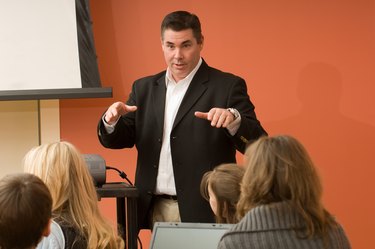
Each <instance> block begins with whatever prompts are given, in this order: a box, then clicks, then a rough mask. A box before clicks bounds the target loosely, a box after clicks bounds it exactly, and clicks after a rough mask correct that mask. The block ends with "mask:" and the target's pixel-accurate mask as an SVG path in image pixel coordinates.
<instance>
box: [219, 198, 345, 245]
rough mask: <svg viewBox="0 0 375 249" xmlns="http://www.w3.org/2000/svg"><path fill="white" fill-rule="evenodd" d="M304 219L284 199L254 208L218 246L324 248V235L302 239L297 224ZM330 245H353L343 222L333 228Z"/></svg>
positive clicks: (225, 235) (301, 222)
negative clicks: (297, 232) (296, 231)
mask: <svg viewBox="0 0 375 249" xmlns="http://www.w3.org/2000/svg"><path fill="white" fill-rule="evenodd" d="M295 225H297V226H298V227H303V221H302V220H301V219H300V218H298V215H297V214H296V213H294V212H291V211H290V209H288V208H287V204H286V203H284V202H281V203H275V204H272V205H264V206H259V207H256V208H253V209H251V210H250V211H249V212H248V213H247V214H246V215H245V217H243V219H242V220H241V221H240V222H239V223H238V224H235V225H234V226H233V227H232V228H231V229H230V230H229V231H228V232H227V233H225V234H224V235H223V237H222V238H221V240H220V242H219V246H218V249H250V248H251V249H273V248H275V249H305V248H306V249H318V248H319V249H321V248H324V246H323V240H322V239H321V238H312V239H300V238H298V237H297V236H296V234H295V232H294V230H293V227H294V226H295ZM329 243H330V244H329V245H328V247H327V249H349V248H351V247H350V243H349V240H348V238H347V236H346V235H345V232H344V230H343V229H342V227H341V226H340V225H338V227H337V228H335V229H333V230H332V231H330V234H329Z"/></svg>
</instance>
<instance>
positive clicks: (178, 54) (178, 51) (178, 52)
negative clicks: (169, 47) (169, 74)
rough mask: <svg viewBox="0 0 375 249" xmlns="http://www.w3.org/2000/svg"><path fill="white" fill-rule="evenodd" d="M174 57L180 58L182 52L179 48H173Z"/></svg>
mask: <svg viewBox="0 0 375 249" xmlns="http://www.w3.org/2000/svg"><path fill="white" fill-rule="evenodd" d="M174 57H175V58H176V59H182V57H183V54H182V51H181V49H179V48H177V49H176V50H175V54H174Z"/></svg>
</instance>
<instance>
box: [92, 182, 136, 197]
mask: <svg viewBox="0 0 375 249" xmlns="http://www.w3.org/2000/svg"><path fill="white" fill-rule="evenodd" d="M96 192H97V194H98V195H99V196H100V197H102V198H103V197H133V198H134V197H138V194H139V193H138V190H137V188H136V187H135V186H132V185H130V184H127V183H124V182H113V183H106V184H103V185H102V186H101V187H96Z"/></svg>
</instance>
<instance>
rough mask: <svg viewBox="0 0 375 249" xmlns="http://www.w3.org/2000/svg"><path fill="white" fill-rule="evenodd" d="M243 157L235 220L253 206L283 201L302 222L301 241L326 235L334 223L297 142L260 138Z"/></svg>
mask: <svg viewBox="0 0 375 249" xmlns="http://www.w3.org/2000/svg"><path fill="white" fill-rule="evenodd" d="M245 155H246V156H247V164H246V171H245V175H244V177H243V180H242V183H241V195H240V200H239V202H238V205H237V216H238V218H239V219H240V218H242V217H243V216H244V215H245V214H246V213H247V212H248V211H249V210H250V209H252V208H254V207H256V206H259V205H265V204H271V203H274V202H281V201H287V203H289V204H290V208H292V209H293V210H295V211H296V212H297V213H298V214H299V215H300V216H301V217H302V219H303V220H304V221H305V224H306V230H305V231H304V232H303V233H302V236H301V237H304V238H311V237H313V236H314V235H320V236H325V235H326V234H327V230H328V228H330V227H331V226H333V224H334V221H333V218H332V216H331V215H330V214H329V213H328V212H327V211H326V210H325V209H324V207H323V204H322V202H321V197H322V185H321V182H320V179H319V176H318V173H317V171H316V169H315V166H314V164H313V162H312V160H311V158H310V156H309V155H308V153H307V151H306V149H305V148H304V147H303V145H302V144H301V143H300V142H299V141H298V140H297V139H295V138H293V137H291V136H287V135H280V136H274V137H261V138H260V139H258V140H257V141H255V142H254V143H252V144H251V145H250V146H249V147H248V149H247V150H246V153H245ZM296 232H297V231H296ZM298 234H299V235H300V234H301V233H300V231H298Z"/></svg>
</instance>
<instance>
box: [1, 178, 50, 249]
mask: <svg viewBox="0 0 375 249" xmlns="http://www.w3.org/2000/svg"><path fill="white" fill-rule="evenodd" d="M51 211H52V197H51V194H50V192H49V191H48V188H47V186H46V185H45V184H44V183H43V181H42V180H41V179H40V178H39V177H37V176H35V175H32V174H27V173H22V174H13V175H7V176H5V177H4V178H2V179H1V180H0V248H2V249H8V248H17V249H21V248H31V247H36V246H37V244H38V242H39V241H40V240H41V238H42V234H43V231H45V229H46V228H47V226H48V225H49V221H50V219H51Z"/></svg>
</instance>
